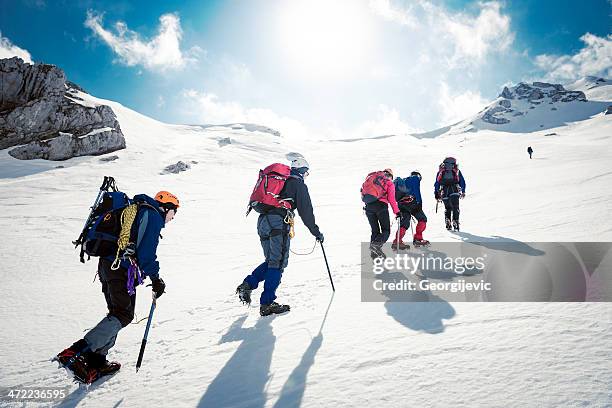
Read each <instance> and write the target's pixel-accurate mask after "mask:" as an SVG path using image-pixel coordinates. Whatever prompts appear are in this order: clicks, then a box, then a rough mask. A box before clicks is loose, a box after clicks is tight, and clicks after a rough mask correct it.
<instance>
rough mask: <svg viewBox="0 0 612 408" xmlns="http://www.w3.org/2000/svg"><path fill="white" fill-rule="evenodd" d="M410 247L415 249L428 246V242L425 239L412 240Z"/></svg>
mask: <svg viewBox="0 0 612 408" xmlns="http://www.w3.org/2000/svg"><path fill="white" fill-rule="evenodd" d="M412 245H414V246H415V247H422V246H429V241H428V240H426V239H414V241H412Z"/></svg>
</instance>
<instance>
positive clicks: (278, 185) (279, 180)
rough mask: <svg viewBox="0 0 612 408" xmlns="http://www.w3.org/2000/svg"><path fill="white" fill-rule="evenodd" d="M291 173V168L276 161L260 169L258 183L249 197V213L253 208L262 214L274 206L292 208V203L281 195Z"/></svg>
mask: <svg viewBox="0 0 612 408" xmlns="http://www.w3.org/2000/svg"><path fill="white" fill-rule="evenodd" d="M290 174H291V168H290V167H289V166H287V165H285V164H281V163H274V164H271V165H269V166H268V167H266V168H265V169H263V170H259V178H258V179H257V184H255V187H254V188H253V192H252V193H251V198H249V208H248V210H247V215H248V214H249V212H250V211H251V210H252V209H254V210H255V211H257V212H258V213H260V214H264V213H266V212H268V211H270V210H272V209H273V208H285V209H291V204H290V203H289V202H288V201H287V200H283V199H281V198H280V197H279V194H280V192H281V190H282V189H283V187H285V182H286V181H287V179H288V178H289V175H290Z"/></svg>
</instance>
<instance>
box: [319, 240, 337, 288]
mask: <svg viewBox="0 0 612 408" xmlns="http://www.w3.org/2000/svg"><path fill="white" fill-rule="evenodd" d="M319 244H321V250H322V251H323V258H324V259H325V266H326V267H327V274H328V275H329V281H330V282H331V287H332V290H333V291H334V292H335V291H336V288H335V287H334V280H333V279H332V276H331V272H330V271H329V264H328V263H327V255H325V248H323V243H322V242H321V241H319Z"/></svg>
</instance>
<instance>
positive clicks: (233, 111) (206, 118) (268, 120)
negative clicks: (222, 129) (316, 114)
mask: <svg viewBox="0 0 612 408" xmlns="http://www.w3.org/2000/svg"><path fill="white" fill-rule="evenodd" d="M182 95H183V97H184V98H185V99H186V100H187V102H188V104H187V107H188V109H190V110H191V113H192V114H193V115H194V116H196V118H197V119H198V120H200V121H201V122H202V123H207V124H228V123H238V122H242V123H254V124H258V125H264V126H268V127H271V128H273V129H275V130H278V131H280V132H281V134H282V135H283V136H285V137H292V138H293V137H297V138H306V137H309V136H311V133H310V132H309V131H308V130H307V129H306V127H305V126H304V125H303V124H302V123H301V122H299V121H297V120H295V119H291V118H288V117H283V116H280V115H278V114H276V113H275V112H274V111H272V110H270V109H265V108H245V107H244V106H242V105H241V104H240V103H237V102H231V101H230V102H224V101H220V100H219V98H218V97H217V95H215V94H213V93H207V92H198V91H196V90H193V89H189V90H185V91H183V93H182Z"/></svg>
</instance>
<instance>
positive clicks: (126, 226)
mask: <svg viewBox="0 0 612 408" xmlns="http://www.w3.org/2000/svg"><path fill="white" fill-rule="evenodd" d="M137 212H138V204H131V205H128V206H127V207H125V209H124V210H123V211H121V232H120V233H119V239H118V240H117V245H118V248H117V255H116V256H115V260H114V261H113V264H112V265H111V269H112V270H113V271H116V270H117V269H119V267H120V266H121V258H120V257H119V254H120V253H121V251H123V250H125V249H126V248H127V247H128V245H130V233H131V231H132V224H133V223H134V219H135V218H136V213H137Z"/></svg>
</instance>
